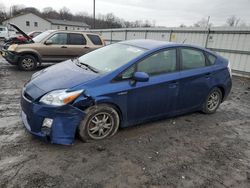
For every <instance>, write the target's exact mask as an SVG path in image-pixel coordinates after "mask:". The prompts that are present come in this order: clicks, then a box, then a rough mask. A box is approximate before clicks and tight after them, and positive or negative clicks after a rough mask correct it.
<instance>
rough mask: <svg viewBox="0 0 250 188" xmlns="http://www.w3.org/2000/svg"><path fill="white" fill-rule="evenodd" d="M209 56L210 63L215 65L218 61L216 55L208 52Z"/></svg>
mask: <svg viewBox="0 0 250 188" xmlns="http://www.w3.org/2000/svg"><path fill="white" fill-rule="evenodd" d="M207 57H208V60H209V63H210V64H211V65H213V64H214V63H215V61H216V57H215V56H214V55H211V54H207Z"/></svg>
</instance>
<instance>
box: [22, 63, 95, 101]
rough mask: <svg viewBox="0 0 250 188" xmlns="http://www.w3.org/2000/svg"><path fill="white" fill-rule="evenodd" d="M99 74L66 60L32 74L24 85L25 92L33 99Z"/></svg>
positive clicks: (93, 77)
mask: <svg viewBox="0 0 250 188" xmlns="http://www.w3.org/2000/svg"><path fill="white" fill-rule="evenodd" d="M99 76H100V75H99V74H98V73H94V72H92V71H91V70H88V69H84V68H81V67H79V66H77V65H76V64H75V63H74V62H73V61H72V60H67V61H65V62H62V63H58V64H56V65H53V66H51V67H49V68H46V69H44V70H41V71H39V72H37V73H35V74H33V76H32V78H31V81H30V82H28V83H27V84H26V86H25V92H26V93H27V94H28V95H29V96H31V97H32V98H33V99H37V98H39V97H40V96H42V95H44V94H45V93H47V92H50V91H52V90H57V89H68V88H71V87H74V86H77V85H79V84H84V83H86V82H87V81H90V80H93V79H95V78H97V77H99Z"/></svg>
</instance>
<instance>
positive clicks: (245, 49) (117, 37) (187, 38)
mask: <svg viewBox="0 0 250 188" xmlns="http://www.w3.org/2000/svg"><path fill="white" fill-rule="evenodd" d="M92 32H95V33H99V34H101V35H102V36H103V38H104V39H105V40H106V42H107V44H109V43H114V42H119V41H122V40H131V39H154V40H162V41H170V42H177V43H183V42H184V43H186V44H194V45H198V46H202V47H205V48H208V49H210V50H212V51H215V52H217V53H219V54H221V55H222V56H223V57H225V58H227V59H229V60H230V63H231V68H232V71H233V74H235V75H240V76H246V77H250V28H222V27H218V28H216V27H214V28H210V29H202V28H164V29H158V28H157V29H154V28H148V29H145V28H136V29H101V30H97V29H94V30H92Z"/></svg>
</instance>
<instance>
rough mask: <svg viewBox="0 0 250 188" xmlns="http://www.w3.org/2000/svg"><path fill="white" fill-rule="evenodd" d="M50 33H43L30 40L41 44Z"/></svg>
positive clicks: (50, 31) (49, 31)
mask: <svg viewBox="0 0 250 188" xmlns="http://www.w3.org/2000/svg"><path fill="white" fill-rule="evenodd" d="M52 32H53V30H48V31H44V32H42V33H41V34H40V35H37V36H36V37H34V38H33V39H32V40H33V41H34V42H41V41H42V40H43V39H44V38H45V37H47V36H48V35H49V34H50V33H52Z"/></svg>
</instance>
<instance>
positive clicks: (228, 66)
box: [227, 61, 232, 78]
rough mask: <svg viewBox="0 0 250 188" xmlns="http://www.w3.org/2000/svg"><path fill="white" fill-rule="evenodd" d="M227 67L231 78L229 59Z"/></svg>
mask: <svg viewBox="0 0 250 188" xmlns="http://www.w3.org/2000/svg"><path fill="white" fill-rule="evenodd" d="M227 68H228V71H229V74H230V77H231V78H232V70H231V63H230V61H228V64H227Z"/></svg>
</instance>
